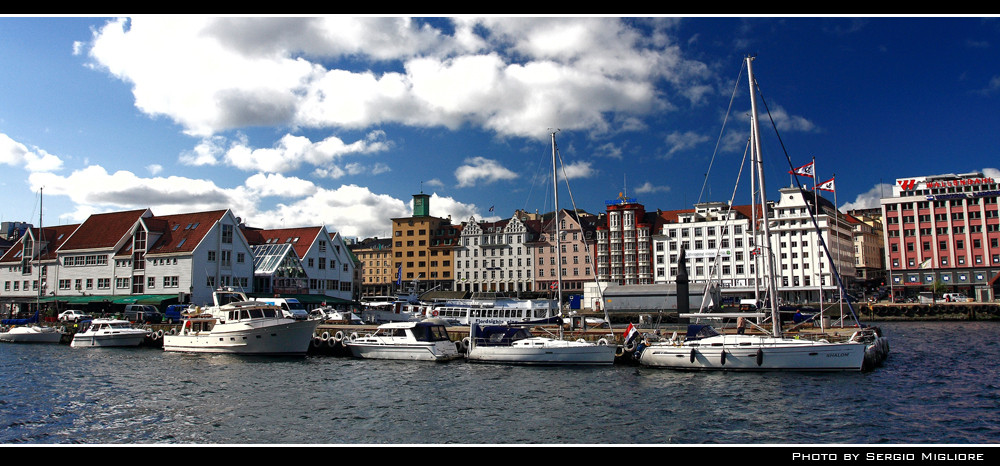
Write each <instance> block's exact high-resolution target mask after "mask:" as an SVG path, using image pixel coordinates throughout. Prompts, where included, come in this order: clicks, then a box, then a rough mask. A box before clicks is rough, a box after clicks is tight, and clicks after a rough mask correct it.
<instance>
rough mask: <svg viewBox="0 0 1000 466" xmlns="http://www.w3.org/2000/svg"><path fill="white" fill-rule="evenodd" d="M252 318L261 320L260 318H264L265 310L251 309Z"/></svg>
mask: <svg viewBox="0 0 1000 466" xmlns="http://www.w3.org/2000/svg"><path fill="white" fill-rule="evenodd" d="M250 317H253V318H256V319H260V318H262V317H264V310H263V309H251V310H250Z"/></svg>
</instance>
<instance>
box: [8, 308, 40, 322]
mask: <svg viewBox="0 0 1000 466" xmlns="http://www.w3.org/2000/svg"><path fill="white" fill-rule="evenodd" d="M37 323H38V311H35V315H33V316H31V317H29V318H27V319H3V322H2V324H3V325H28V324H37Z"/></svg>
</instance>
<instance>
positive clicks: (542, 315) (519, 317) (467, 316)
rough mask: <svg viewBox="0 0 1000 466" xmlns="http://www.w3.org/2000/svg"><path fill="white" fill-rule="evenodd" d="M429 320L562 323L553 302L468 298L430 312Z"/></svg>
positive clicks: (446, 303)
mask: <svg viewBox="0 0 1000 466" xmlns="http://www.w3.org/2000/svg"><path fill="white" fill-rule="evenodd" d="M427 317H428V318H435V317H436V318H439V319H444V320H445V321H447V322H448V323H449V324H451V325H463V326H464V325H471V324H480V325H505V324H530V325H542V324H550V323H559V322H560V319H559V316H558V307H557V306H556V303H555V301H554V300H550V299H517V298H496V299H489V300H483V299H469V300H460V301H448V302H445V303H441V304H437V305H434V306H433V307H431V308H430V309H429V310H428V315H427Z"/></svg>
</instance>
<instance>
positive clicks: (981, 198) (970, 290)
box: [881, 172, 1000, 301]
mask: <svg viewBox="0 0 1000 466" xmlns="http://www.w3.org/2000/svg"><path fill="white" fill-rule="evenodd" d="M998 196H1000V184H998V180H996V179H994V178H992V177H987V176H984V175H983V174H982V173H980V172H972V173H964V174H957V175H956V174H945V175H934V176H917V177H908V178H897V179H896V185H895V186H893V189H892V195H891V196H890V197H883V198H882V200H881V210H882V217H883V219H884V227H885V251H886V257H887V259H886V266H887V274H888V279H889V280H888V281H889V285H890V287H891V293H892V294H893V296H894V297H912V296H916V295H917V294H919V293H920V292H931V291H932V290H934V289H935V288H937V289H939V290H944V291H945V292H951V293H963V294H965V295H966V296H967V297H970V298H974V299H976V300H977V301H991V300H993V298H994V296H995V295H996V291H995V290H994V286H995V283H996V282H997V278H998V275H1000V214H998V209H997V197H998Z"/></svg>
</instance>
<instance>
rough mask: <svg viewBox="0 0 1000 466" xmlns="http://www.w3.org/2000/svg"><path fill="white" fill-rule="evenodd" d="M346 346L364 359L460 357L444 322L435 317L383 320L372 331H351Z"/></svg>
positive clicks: (422, 359)
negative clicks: (362, 333) (413, 320)
mask: <svg viewBox="0 0 1000 466" xmlns="http://www.w3.org/2000/svg"><path fill="white" fill-rule="evenodd" d="M347 348H348V349H349V350H351V354H352V355H354V356H355V357H358V358H367V359H408V360H418V361H448V360H452V359H458V358H461V357H462V353H460V352H459V351H458V348H457V346H456V345H455V343H454V342H452V341H451V338H449V336H448V330H447V328H445V326H444V323H443V322H441V321H437V320H434V319H428V320H424V321H421V322H391V323H388V324H382V325H380V326H379V327H378V329H377V330H375V333H373V334H370V335H365V336H356V335H352V336H351V338H349V339H348V341H347Z"/></svg>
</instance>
